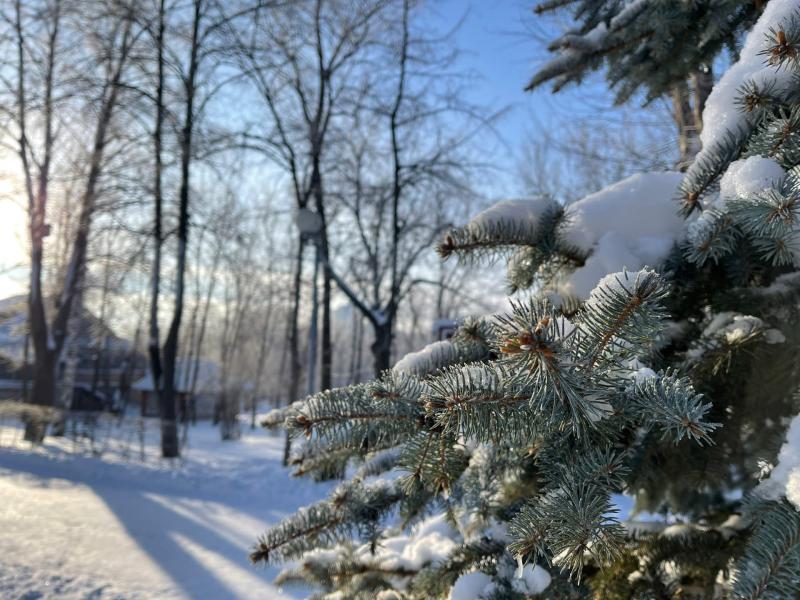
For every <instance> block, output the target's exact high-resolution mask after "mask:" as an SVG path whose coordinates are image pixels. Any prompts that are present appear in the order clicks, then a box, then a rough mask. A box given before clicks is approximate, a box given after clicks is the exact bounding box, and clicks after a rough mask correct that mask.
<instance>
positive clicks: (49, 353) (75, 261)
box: [17, 4, 132, 443]
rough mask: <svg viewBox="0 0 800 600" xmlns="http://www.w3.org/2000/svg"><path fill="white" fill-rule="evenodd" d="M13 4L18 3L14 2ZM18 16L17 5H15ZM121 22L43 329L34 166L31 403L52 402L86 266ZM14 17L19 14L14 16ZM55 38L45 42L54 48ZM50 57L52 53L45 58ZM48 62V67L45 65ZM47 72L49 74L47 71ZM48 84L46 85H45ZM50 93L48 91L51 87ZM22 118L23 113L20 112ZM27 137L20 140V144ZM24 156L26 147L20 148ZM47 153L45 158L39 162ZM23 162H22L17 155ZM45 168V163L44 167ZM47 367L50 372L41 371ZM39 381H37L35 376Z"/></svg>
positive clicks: (125, 34)
mask: <svg viewBox="0 0 800 600" xmlns="http://www.w3.org/2000/svg"><path fill="white" fill-rule="evenodd" d="M17 8H18V9H19V4H18V7H17ZM18 15H19V10H18ZM123 19H124V21H125V23H124V26H123V30H122V38H121V41H120V56H119V58H118V59H117V63H116V65H113V63H112V65H111V68H110V71H109V78H108V79H107V80H106V82H105V84H104V86H103V91H102V94H101V98H102V102H101V106H100V110H99V111H98V117H97V125H96V128H95V135H94V143H93V146H92V152H91V154H90V160H89V171H88V175H87V178H86V187H85V189H84V192H83V195H82V197H81V203H80V215H79V217H78V229H77V232H76V235H75V238H74V240H73V242H72V249H71V252H70V259H69V262H68V264H67V269H66V273H65V276H64V281H63V283H62V288H61V293H60V295H59V298H58V303H57V306H56V313H55V317H54V319H53V323H52V327H51V328H49V327H48V324H47V321H46V317H45V313H44V299H43V296H42V291H41V265H42V247H43V244H42V239H43V237H44V235H46V232H47V226H46V224H45V222H44V219H45V212H44V211H45V206H46V195H47V192H46V189H47V177H48V175H47V171H46V170H45V169H42V170H41V171H40V178H39V181H40V191H39V194H38V195H39V196H40V197H39V199H37V201H36V202H35V208H34V211H33V212H32V213H31V219H30V221H31V223H30V227H31V248H32V250H31V289H30V294H29V319H30V326H31V332H32V334H33V339H34V354H35V363H36V367H35V369H34V373H35V377H34V382H33V390H32V391H33V398H32V400H33V402H35V403H37V404H43V405H48V406H52V405H53V404H54V402H55V381H56V372H55V369H56V368H57V365H58V360H59V357H60V356H61V351H62V349H63V347H64V342H65V340H66V338H67V335H68V331H67V329H68V324H69V319H70V315H71V314H72V308H73V303H74V302H75V297H76V295H77V294H78V293H79V288H80V285H81V280H82V277H83V272H84V269H85V266H86V253H87V249H88V245H89V234H90V230H91V225H92V217H93V215H94V210H95V200H96V195H97V185H98V182H99V179H100V175H101V173H102V169H103V155H104V152H105V148H106V144H107V141H108V140H107V135H106V134H107V130H108V127H109V125H110V123H111V118H112V116H113V114H114V109H115V108H116V105H117V97H118V93H119V89H120V83H121V81H122V73H123V68H124V66H125V63H126V61H127V58H128V53H129V51H130V42H131V29H132V19H131V18H130V15H125V16H124V17H123ZM18 22H19V17H18ZM56 34H57V30H56V28H55V27H54V29H53V31H52V32H51V35H52V36H53V38H52V39H53V40H54V39H55V35H56ZM18 35H19V36H20V38H21V37H22V29H21V26H18ZM54 47H55V42H54V41H53V43H52V44H51V48H53V50H52V52H54ZM20 60H22V50H21V49H20ZM52 61H54V57H52V58H51V59H49V62H51V67H52ZM51 67H48V68H51ZM48 77H52V73H50V74H49V75H48ZM46 87H48V88H52V84H48V85H46ZM51 93H52V92H51ZM20 97H21V99H23V100H24V87H22V86H20ZM51 113H52V107H51V106H50V107H47V108H46V110H45V120H46V121H47V120H48V119H49V118H50V117H48V116H47V115H48V114H51ZM20 120H21V121H22V122H24V114H21V119H20ZM45 129H46V133H45V136H46V138H47V140H46V144H45V145H46V146H47V145H48V144H49V145H50V146H51V147H52V132H50V131H47V130H48V125H46V126H45ZM26 144H27V142H24V143H22V144H21V146H22V147H23V149H25V146H26ZM23 154H24V155H27V151H25V152H23ZM48 160H49V158H46V159H45V163H47V161H48ZM23 162H27V161H26V159H23ZM48 168H49V167H48ZM48 369H50V370H51V372H50V373H46V371H47V370H48ZM37 378H39V379H41V381H39V382H38V383H37V381H36V379H37ZM43 434H44V428H43V427H34V428H27V427H26V433H25V438H26V439H27V440H29V441H32V442H37V443H38V442H41V440H42V436H43Z"/></svg>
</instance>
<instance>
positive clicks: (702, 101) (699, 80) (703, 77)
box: [691, 66, 714, 145]
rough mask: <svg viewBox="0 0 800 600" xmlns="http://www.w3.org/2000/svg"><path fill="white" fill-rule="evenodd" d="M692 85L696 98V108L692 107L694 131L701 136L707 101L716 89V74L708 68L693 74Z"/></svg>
mask: <svg viewBox="0 0 800 600" xmlns="http://www.w3.org/2000/svg"><path fill="white" fill-rule="evenodd" d="M691 84H692V94H693V96H694V106H693V107H692V112H693V117H694V129H695V131H696V132H697V135H698V136H699V135H700V133H702V131H703V110H704V109H705V107H706V100H707V99H708V96H709V94H710V93H711V88H713V87H714V72H713V71H712V69H711V67H710V66H708V67H705V68H702V69H699V70H697V71H695V72H694V73H692V79H691ZM698 145H699V143H698Z"/></svg>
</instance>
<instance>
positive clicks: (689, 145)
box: [672, 82, 699, 171]
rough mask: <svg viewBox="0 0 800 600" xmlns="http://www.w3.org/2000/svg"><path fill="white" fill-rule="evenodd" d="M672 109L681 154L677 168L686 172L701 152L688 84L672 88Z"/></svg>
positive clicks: (683, 83) (679, 84)
mask: <svg viewBox="0 0 800 600" xmlns="http://www.w3.org/2000/svg"><path fill="white" fill-rule="evenodd" d="M672 109H673V118H674V119H675V124H676V125H677V127H678V152H679V153H680V157H679V158H678V163H677V165H676V168H677V169H678V170H679V171H685V170H686V169H687V168H688V167H689V165H690V164H691V163H692V160H694V157H695V154H697V151H698V150H699V148H698V142H699V140H698V137H697V134H698V132H697V131H696V129H695V118H694V114H693V111H692V106H691V102H690V97H689V87H688V86H687V85H686V82H681V83H678V84H676V85H675V87H673V88H672Z"/></svg>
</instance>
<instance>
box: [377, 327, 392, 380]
mask: <svg viewBox="0 0 800 600" xmlns="http://www.w3.org/2000/svg"><path fill="white" fill-rule="evenodd" d="M374 330H375V341H374V342H373V343H372V358H373V363H372V364H373V368H374V371H375V377H378V376H380V374H381V373H383V372H384V371H386V370H387V369H389V368H390V367H391V366H392V337H393V335H392V322H391V321H389V322H388V323H385V324H381V325H376V326H375V327H374Z"/></svg>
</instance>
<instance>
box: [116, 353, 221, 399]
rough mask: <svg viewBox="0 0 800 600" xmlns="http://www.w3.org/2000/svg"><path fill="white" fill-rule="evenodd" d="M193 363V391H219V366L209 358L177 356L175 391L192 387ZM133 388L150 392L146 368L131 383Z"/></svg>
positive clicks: (185, 391) (148, 375) (148, 374)
mask: <svg viewBox="0 0 800 600" xmlns="http://www.w3.org/2000/svg"><path fill="white" fill-rule="evenodd" d="M195 365H196V368H197V382H196V384H195V388H194V391H195V393H197V394H203V393H207V394H213V393H218V392H219V391H220V388H221V385H220V379H219V366H218V365H217V364H216V363H214V362H212V361H210V360H198V361H194V360H189V359H186V358H179V359H178V360H177V362H176V364H175V391H176V392H178V393H187V392H189V391H190V389H191V387H192V378H193V377H194V371H195ZM132 387H133V389H134V390H138V391H140V392H152V391H154V390H155V388H154V386H153V376H152V373H150V371H149V370H148V371H147V373H146V374H145V376H144V377H142V378H141V379H139V380H138V381H136V382H135V383H134V384H133V386H132Z"/></svg>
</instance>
